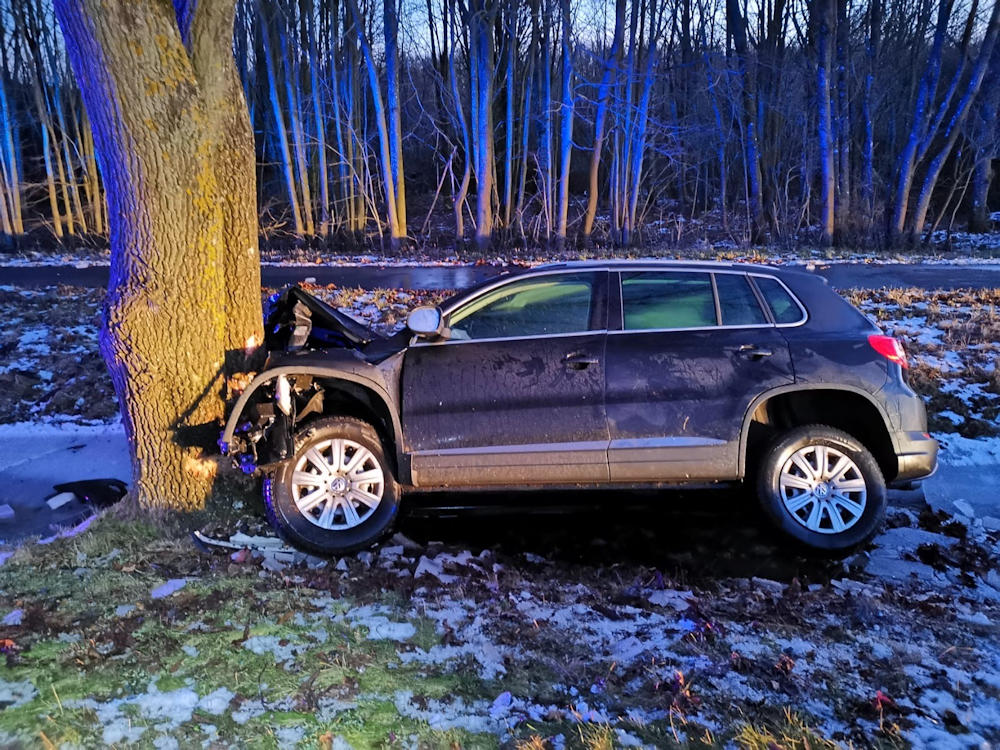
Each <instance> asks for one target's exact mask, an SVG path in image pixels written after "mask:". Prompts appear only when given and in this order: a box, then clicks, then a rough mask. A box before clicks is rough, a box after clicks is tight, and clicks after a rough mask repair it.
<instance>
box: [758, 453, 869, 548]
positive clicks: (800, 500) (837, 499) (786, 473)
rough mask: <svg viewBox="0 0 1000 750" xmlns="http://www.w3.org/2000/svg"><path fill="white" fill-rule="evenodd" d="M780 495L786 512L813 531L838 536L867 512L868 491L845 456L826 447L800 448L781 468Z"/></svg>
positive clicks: (779, 478)
mask: <svg viewBox="0 0 1000 750" xmlns="http://www.w3.org/2000/svg"><path fill="white" fill-rule="evenodd" d="M778 492H779V493H780V495H781V502H782V503H783V504H784V506H785V510H787V511H788V512H789V514H791V516H792V518H794V519H795V520H796V521H798V522H799V523H800V524H802V525H803V526H805V527H806V528H807V529H809V530H810V531H815V532H817V533H820V534H839V533H841V532H843V531H847V530H848V529H849V528H851V527H852V526H854V525H855V524H856V523H857V522H858V521H859V520H861V516H862V515H864V512H865V503H866V501H867V497H868V487H867V485H866V484H865V478H864V476H863V475H862V474H861V470H860V469H859V468H858V465H857V464H856V463H854V461H853V460H851V459H850V458H848V456H846V455H845V454H844V453H842V452H841V451H839V450H837V449H836V448H831V447H829V446H826V445H808V446H806V447H805V448H799V449H798V450H797V451H795V453H793V454H792V455H791V457H790V458H789V459H788V460H787V461H785V465H784V466H782V467H781V474H780V475H779V476H778Z"/></svg>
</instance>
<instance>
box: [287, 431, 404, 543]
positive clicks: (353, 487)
mask: <svg viewBox="0 0 1000 750" xmlns="http://www.w3.org/2000/svg"><path fill="white" fill-rule="evenodd" d="M291 486H292V499H293V500H294V501H295V506H296V507H297V508H298V509H299V512H300V513H301V514H302V515H303V516H305V517H306V518H307V519H308V520H309V521H310V522H312V523H314V524H316V525H317V526H319V527H320V528H322V529H326V530H328V531H342V530H344V529H351V528H354V527H355V526H357V525H359V524H361V523H363V522H364V521H365V520H367V519H368V517H369V516H371V514H372V513H374V512H375V509H376V508H377V507H378V504H379V503H380V502H381V501H382V491H383V489H384V487H385V475H384V474H383V473H382V466H381V465H380V464H379V462H378V459H377V458H375V454H373V453H372V452H371V451H370V450H368V449H367V448H365V447H364V446H363V445H361V444H359V443H355V442H354V441H353V440H347V439H345V438H334V439H332V440H325V441H323V442H320V443H317V444H316V445H313V446H312V447H310V448H309V450H307V451H306V452H305V453H303V454H302V455H301V456H300V457H299V460H298V461H297V462H296V463H295V468H294V470H293V471H292V481H291Z"/></svg>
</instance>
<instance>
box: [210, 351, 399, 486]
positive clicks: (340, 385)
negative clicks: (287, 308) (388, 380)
mask: <svg viewBox="0 0 1000 750" xmlns="http://www.w3.org/2000/svg"><path fill="white" fill-rule="evenodd" d="M281 375H285V376H290V375H306V376H310V377H312V378H314V379H315V380H316V381H317V382H319V383H321V384H322V385H323V390H324V393H339V394H342V397H341V398H340V399H338V400H337V401H336V402H335V403H337V404H345V403H347V404H350V405H352V407H353V408H351V409H349V410H348V411H347V412H342V413H344V415H345V416H354V417H357V418H359V419H367V420H369V421H371V422H372V423H373V424H372V426H373V427H374V428H375V430H376V431H377V432H378V433H379V434H380V436H381V437H382V439H383V441H384V442H385V443H387V445H386V446H385V447H386V448H387V453H388V454H389V455H391V456H392V457H393V458H394V460H395V464H396V469H397V472H398V473H399V476H398V479H399V481H401V482H408V481H409V476H405V475H408V473H409V472H408V468H409V466H408V463H407V462H406V461H405V460H404V459H405V454H404V451H403V430H402V424H401V423H400V420H399V410H398V409H397V408H395V407H396V399H395V398H394V397H393V396H392V395H391V394H390V393H389V392H388V391H387V390H386V388H385V387H384V385H383V384H381V383H379V382H378V381H377V380H375V379H374V378H369V377H365V376H364V375H363V374H359V373H355V372H345V371H344V370H341V369H338V368H333V367H322V366H307V367H303V366H296V365H282V366H279V367H274V368H271V369H269V370H265V371H264V372H262V373H260V374H259V375H257V376H256V377H255V378H254V379H253V380H252V381H250V384H249V385H248V386H247V387H246V389H245V390H244V391H243V393H242V394H241V395H240V397H239V399H238V400H237V401H236V404H235V405H234V406H233V410H232V411H231V412H230V414H229V418H228V419H227V420H226V427H225V429H224V430H223V433H222V438H221V441H220V442H221V443H223V444H226V445H228V444H230V443H231V442H232V440H233V435H234V434H235V433H236V428H237V426H238V425H239V422H240V417H241V416H242V414H243V412H244V410H245V409H246V407H247V405H248V404H249V403H250V401H251V399H252V398H253V396H254V394H255V393H257V392H258V391H259V390H260V389H261V388H263V387H264V386H266V385H268V384H270V383H272V382H273V381H275V380H276V379H277V378H278V377H280V376H281ZM359 407H360V408H359ZM331 414H333V412H331V411H330V410H329V408H328V406H327V399H326V398H324V408H323V411H322V413H321V414H318V415H317V416H318V417H323V416H330V415H331ZM372 417H374V419H372ZM309 421H310V420H309V419H306V420H303V421H302V422H301V423H297V424H303V425H304V424H308V422H309Z"/></svg>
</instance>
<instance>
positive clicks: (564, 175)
mask: <svg viewBox="0 0 1000 750" xmlns="http://www.w3.org/2000/svg"><path fill="white" fill-rule="evenodd" d="M559 7H560V9H561V11H562V14H561V15H562V102H561V106H560V109H559V220H558V221H559V223H558V225H557V227H556V247H557V248H559V249H562V248H563V247H564V246H565V244H566V230H567V227H568V224H569V170H570V166H571V163H572V161H573V110H574V106H573V104H574V97H573V46H572V44H571V43H570V35H571V32H572V29H571V17H570V10H569V0H560V3H559Z"/></svg>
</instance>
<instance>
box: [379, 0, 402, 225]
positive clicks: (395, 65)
mask: <svg viewBox="0 0 1000 750" xmlns="http://www.w3.org/2000/svg"><path fill="white" fill-rule="evenodd" d="M397 2H398V0H382V8H383V31H384V36H385V82H386V103H387V108H388V115H387V120H388V122H387V123H386V124H387V126H388V128H389V156H390V162H391V165H392V180H393V183H394V184H395V186H396V225H397V226H398V227H399V231H400V233H401V234H400V236H401V237H405V236H406V175H405V171H404V168H403V119H402V118H403V115H402V105H401V104H400V101H399V12H398V9H397V7H396V3H397Z"/></svg>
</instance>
